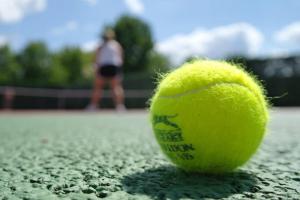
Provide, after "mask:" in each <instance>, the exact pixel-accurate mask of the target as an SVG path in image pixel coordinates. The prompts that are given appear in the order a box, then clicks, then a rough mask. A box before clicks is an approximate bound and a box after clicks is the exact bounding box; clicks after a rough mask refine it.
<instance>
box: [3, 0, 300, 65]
mask: <svg viewBox="0 0 300 200" xmlns="http://www.w3.org/2000/svg"><path fill="white" fill-rule="evenodd" d="M123 14H129V15H132V16H136V17H139V18H141V19H142V20H144V21H145V22H147V23H148V24H149V25H150V26H151V29H152V33H153V37H154V41H155V49H156V50H157V51H159V52H161V53H163V54H165V55H167V56H168V57H170V59H171V60H172V62H173V63H179V62H182V61H183V60H184V59H185V58H187V57H190V56H201V57H207V58H213V59H215V58H225V57H228V56H231V55H245V56H248V57H262V56H263V57H264V56H273V57H276V56H286V55H290V54H300V1H299V0H251V1H241V0H160V1H159V0H51V1H50V0H0V45H5V44H9V45H11V46H12V47H13V49H14V50H16V51H18V50H21V49H22V48H24V46H25V45H26V44H27V43H28V42H30V41H36V40H42V41H45V42H46V43H47V45H48V46H49V48H50V49H51V50H54V51H55V50H58V49H60V48H62V47H64V46H66V45H76V46H80V47H81V48H82V49H83V50H84V51H91V50H93V49H94V48H95V46H96V45H97V43H98V42H99V41H98V36H99V32H100V31H101V28H102V27H103V26H105V25H107V24H111V23H114V22H115V21H116V19H118V17H120V16H121V15H123Z"/></svg>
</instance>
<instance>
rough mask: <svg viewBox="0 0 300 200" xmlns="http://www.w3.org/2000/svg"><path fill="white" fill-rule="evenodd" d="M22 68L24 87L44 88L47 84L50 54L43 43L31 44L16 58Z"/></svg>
mask: <svg viewBox="0 0 300 200" xmlns="http://www.w3.org/2000/svg"><path fill="white" fill-rule="evenodd" d="M18 61H19V64H20V65H21V68H22V75H23V77H22V78H23V80H22V82H23V83H24V84H25V85H30V86H44V85H46V84H47V79H46V78H45V77H47V76H48V72H49V69H50V67H51V54H50V52H49V50H48V48H47V46H46V44H44V43H43V42H31V43H29V44H28V45H27V46H26V47H25V48H24V50H23V51H22V52H21V53H20V54H19V56H18Z"/></svg>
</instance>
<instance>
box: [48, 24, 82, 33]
mask: <svg viewBox="0 0 300 200" xmlns="http://www.w3.org/2000/svg"><path fill="white" fill-rule="evenodd" d="M76 30H78V23H77V22H76V21H69V22H67V23H66V24H65V25H63V26H60V27H56V28H54V29H53V30H52V31H51V33H52V34H53V35H56V36H59V35H63V34H65V33H68V32H72V31H76Z"/></svg>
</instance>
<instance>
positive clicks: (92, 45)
mask: <svg viewBox="0 0 300 200" xmlns="http://www.w3.org/2000/svg"><path fill="white" fill-rule="evenodd" d="M98 43H99V42H98V41H97V40H91V41H88V42H86V43H84V44H83V45H82V46H81V49H82V50H83V51H84V52H91V51H94V50H95V49H96V48H97V46H98Z"/></svg>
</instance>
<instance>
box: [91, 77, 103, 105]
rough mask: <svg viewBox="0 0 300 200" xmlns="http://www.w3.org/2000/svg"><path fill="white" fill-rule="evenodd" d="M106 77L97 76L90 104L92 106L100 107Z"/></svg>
mask: <svg viewBox="0 0 300 200" xmlns="http://www.w3.org/2000/svg"><path fill="white" fill-rule="evenodd" d="M104 83H105V81H104V79H103V78H102V77H100V76H96V78H95V81H94V89H93V94H92V98H91V103H90V105H89V107H90V108H92V109H93V108H94V109H96V108H98V103H99V100H100V99H101V95H102V89H103V86H104Z"/></svg>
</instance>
